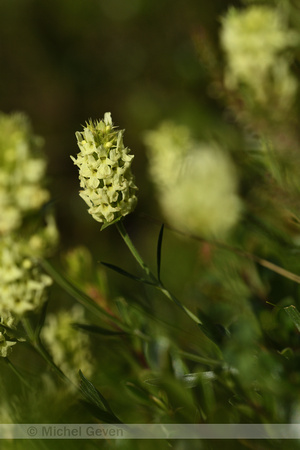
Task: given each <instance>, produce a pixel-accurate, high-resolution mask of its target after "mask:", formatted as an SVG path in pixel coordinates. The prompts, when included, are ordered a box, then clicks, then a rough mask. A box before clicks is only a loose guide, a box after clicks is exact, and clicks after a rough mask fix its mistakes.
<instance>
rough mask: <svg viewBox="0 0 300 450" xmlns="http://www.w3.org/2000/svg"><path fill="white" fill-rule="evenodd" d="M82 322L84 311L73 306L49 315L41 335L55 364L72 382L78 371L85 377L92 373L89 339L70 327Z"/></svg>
mask: <svg viewBox="0 0 300 450" xmlns="http://www.w3.org/2000/svg"><path fill="white" fill-rule="evenodd" d="M83 322H84V309H83V308H82V307H81V306H80V305H74V306H73V308H72V309H71V310H65V311H64V310H62V311H58V312H57V313H55V314H49V315H48V316H47V319H46V323H45V325H44V327H43V329H42V334H41V336H42V338H43V340H44V341H45V344H46V346H47V347H48V349H49V351H50V352H51V355H52V356H53V360H54V362H55V364H56V365H57V366H58V367H59V368H60V369H61V370H62V371H63V372H64V374H65V375H67V376H68V377H69V378H70V379H71V380H73V381H76V379H77V375H78V370H79V369H80V370H81V371H82V372H83V374H84V375H85V376H87V377H89V376H90V375H91V374H92V372H93V365H92V362H91V360H92V357H91V354H90V353H89V351H88V348H89V344H90V340H89V337H88V336H87V335H86V334H84V333H81V332H80V331H78V330H76V329H75V328H74V327H73V326H72V324H76V323H83Z"/></svg>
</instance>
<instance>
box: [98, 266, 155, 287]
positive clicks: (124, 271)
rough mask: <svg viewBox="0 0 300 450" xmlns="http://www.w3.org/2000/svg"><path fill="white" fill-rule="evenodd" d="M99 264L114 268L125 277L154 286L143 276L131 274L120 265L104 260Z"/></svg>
mask: <svg viewBox="0 0 300 450" xmlns="http://www.w3.org/2000/svg"><path fill="white" fill-rule="evenodd" d="M101 264H102V265H103V266H105V267H108V268H109V269H112V270H114V271H115V272H117V273H119V274H121V275H123V276H125V277H127V278H131V279H132V280H135V281H139V282H141V283H145V284H150V285H151V286H155V283H152V281H148V280H145V279H144V278H140V277H137V276H136V275H133V274H131V273H129V272H127V271H126V270H124V269H121V267H118V266H115V265H114V264H110V263H106V262H101Z"/></svg>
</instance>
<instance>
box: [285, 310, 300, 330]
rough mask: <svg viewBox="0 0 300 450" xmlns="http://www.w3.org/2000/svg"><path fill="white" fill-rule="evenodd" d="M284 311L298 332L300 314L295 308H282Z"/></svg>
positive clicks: (299, 328)
mask: <svg viewBox="0 0 300 450" xmlns="http://www.w3.org/2000/svg"><path fill="white" fill-rule="evenodd" d="M283 309H284V311H285V312H286V313H287V315H288V316H289V317H290V319H291V320H292V321H293V323H294V325H295V326H296V328H297V330H298V331H299V332H300V313H299V311H298V309H297V308H296V306H294V305H291V306H286V307H285V308H283Z"/></svg>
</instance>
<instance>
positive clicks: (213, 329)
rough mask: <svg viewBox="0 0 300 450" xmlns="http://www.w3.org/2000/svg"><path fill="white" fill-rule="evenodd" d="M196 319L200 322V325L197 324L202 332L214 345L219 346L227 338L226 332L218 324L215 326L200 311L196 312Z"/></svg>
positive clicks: (227, 333)
mask: <svg viewBox="0 0 300 450" xmlns="http://www.w3.org/2000/svg"><path fill="white" fill-rule="evenodd" d="M198 317H199V318H200V320H201V322H202V323H201V324H198V325H199V327H200V329H201V330H202V332H203V333H204V334H205V336H207V337H208V338H209V339H210V340H211V341H213V342H214V343H215V344H217V345H220V344H221V343H222V342H223V341H224V339H225V338H226V337H228V336H229V332H228V330H226V328H224V327H223V326H222V325H220V324H215V323H213V322H212V321H211V319H210V318H209V317H208V316H207V315H206V314H205V313H204V312H202V311H198Z"/></svg>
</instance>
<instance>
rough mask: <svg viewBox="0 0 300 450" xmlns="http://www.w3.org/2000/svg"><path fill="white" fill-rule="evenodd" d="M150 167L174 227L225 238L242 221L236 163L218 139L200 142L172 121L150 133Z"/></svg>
mask: <svg viewBox="0 0 300 450" xmlns="http://www.w3.org/2000/svg"><path fill="white" fill-rule="evenodd" d="M145 142H146V145H147V148H148V157H149V171H150V175H151V177H152V181H153V182H154V184H155V186H156V188H157V192H158V200H159V203H160V206H161V208H162V211H163V213H164V215H165V217H166V219H167V220H168V222H169V223H171V224H172V225H173V226H174V228H178V229H180V230H182V231H187V232H190V233H196V234H198V235H201V236H204V237H214V238H215V237H223V236H225V235H226V234H227V233H228V232H229V231H230V229H231V228H232V227H233V226H234V225H235V224H236V223H237V222H238V219H239V217H240V213H241V209H242V206H241V201H240V199H239V197H238V194H237V176H236V173H235V170H234V166H233V164H232V162H231V160H230V158H229V156H228V155H227V153H225V152H224V151H221V149H219V148H218V147H217V146H216V145H215V144H211V143H207V142H196V141H194V140H193V139H192V137H191V135H190V132H189V130H188V129H187V128H186V127H184V126H178V125H176V124H174V123H171V122H168V123H164V124H162V125H161V126H160V127H159V128H158V129H157V130H155V131H150V132H148V133H147V134H146V137H145Z"/></svg>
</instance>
